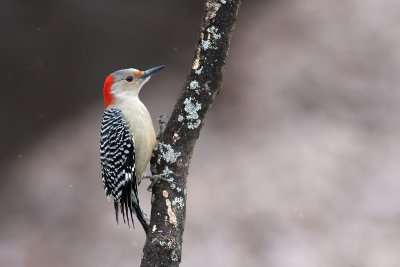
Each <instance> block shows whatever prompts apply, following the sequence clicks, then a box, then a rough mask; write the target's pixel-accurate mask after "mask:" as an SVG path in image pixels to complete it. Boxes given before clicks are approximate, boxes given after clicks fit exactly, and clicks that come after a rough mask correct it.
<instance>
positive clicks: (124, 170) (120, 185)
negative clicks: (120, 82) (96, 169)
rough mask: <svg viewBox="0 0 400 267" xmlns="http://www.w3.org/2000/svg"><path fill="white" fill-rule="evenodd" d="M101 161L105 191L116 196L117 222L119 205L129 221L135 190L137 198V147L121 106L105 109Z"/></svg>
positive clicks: (102, 126)
mask: <svg viewBox="0 0 400 267" xmlns="http://www.w3.org/2000/svg"><path fill="white" fill-rule="evenodd" d="M100 161H101V171H102V181H103V185H104V190H105V192H106V195H107V197H109V196H112V197H113V198H114V207H115V215H116V218H117V222H118V207H120V210H121V213H122V217H123V219H124V222H125V214H126V217H127V221H128V224H129V216H128V214H129V213H130V214H131V219H132V195H131V191H132V190H133V191H134V194H135V195H134V197H137V185H136V175H135V149H134V144H133V140H132V135H131V133H130V131H129V123H128V121H127V120H126V119H125V117H124V115H123V114H122V112H121V110H119V109H116V108H109V109H106V110H105V111H104V115H103V121H102V123H101V136H100ZM134 201H135V202H136V200H134ZM128 211H129V213H128ZM134 211H135V210H134ZM135 213H136V212H135ZM132 223H133V219H132Z"/></svg>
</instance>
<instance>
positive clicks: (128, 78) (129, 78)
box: [125, 76, 133, 82]
mask: <svg viewBox="0 0 400 267" xmlns="http://www.w3.org/2000/svg"><path fill="white" fill-rule="evenodd" d="M125 80H127V81H128V82H131V81H133V77H132V76H128V77H126V79H125Z"/></svg>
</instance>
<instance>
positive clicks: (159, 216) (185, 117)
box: [141, 0, 240, 266]
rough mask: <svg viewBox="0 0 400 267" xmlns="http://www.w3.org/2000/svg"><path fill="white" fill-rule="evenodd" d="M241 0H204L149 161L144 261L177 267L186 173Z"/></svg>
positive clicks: (215, 88)
mask: <svg viewBox="0 0 400 267" xmlns="http://www.w3.org/2000/svg"><path fill="white" fill-rule="evenodd" d="M239 5H240V0H206V1H205V4H204V15H203V20H202V23H201V25H200V37H199V41H198V44H197V47H196V50H195V53H194V58H193V64H192V66H191V69H190V73H189V76H188V78H187V80H186V82H185V84H184V88H183V91H182V93H181V95H180V97H179V99H178V101H177V103H176V105H175V108H174V110H173V112H172V115H171V116H170V119H169V121H168V123H167V125H166V128H165V131H164V133H163V135H162V136H161V137H160V142H159V144H158V145H157V146H156V147H155V149H154V153H153V157H152V160H151V170H152V173H153V175H155V174H162V175H163V176H165V177H167V178H168V179H169V180H170V182H169V183H168V182H164V181H160V182H158V183H157V184H156V185H155V186H154V187H153V191H152V192H153V193H152V209H151V220H150V231H149V233H148V235H147V239H146V243H145V246H144V248H143V258H142V263H141V266H179V263H180V262H181V255H182V235H183V231H184V226H185V217H186V198H187V191H186V177H187V174H188V170H189V164H190V159H191V157H192V153H193V149H194V146H195V144H196V141H197V139H198V137H199V134H200V130H201V128H202V126H203V121H204V118H205V116H206V114H207V112H208V110H209V108H210V106H211V104H212V103H213V101H214V98H215V96H216V95H217V94H218V92H219V89H220V85H221V81H222V74H223V67H224V65H225V61H226V57H227V53H228V48H229V43H230V38H231V33H232V30H233V26H234V24H235V21H236V16H237V12H238V9H239Z"/></svg>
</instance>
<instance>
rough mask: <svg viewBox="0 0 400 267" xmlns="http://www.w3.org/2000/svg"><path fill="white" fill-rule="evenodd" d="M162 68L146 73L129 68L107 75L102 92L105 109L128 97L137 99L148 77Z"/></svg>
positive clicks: (152, 69)
mask: <svg viewBox="0 0 400 267" xmlns="http://www.w3.org/2000/svg"><path fill="white" fill-rule="evenodd" d="M164 67H165V66H158V67H155V68H151V69H149V70H146V71H140V70H137V69H133V68H131V69H124V70H118V71H115V72H113V73H111V74H110V75H108V77H107V79H106V82H105V84H104V90H103V93H104V102H105V108H107V107H108V106H110V105H113V104H115V103H116V102H118V101H123V100H124V99H127V98H129V97H132V96H135V97H137V96H138V95H139V92H140V89H141V88H142V86H143V85H144V84H145V83H146V82H147V81H148V80H149V79H150V77H151V76H152V75H153V74H155V73H156V72H158V71H160V70H162V69H163V68H164Z"/></svg>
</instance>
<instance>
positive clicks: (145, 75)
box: [140, 65, 165, 79]
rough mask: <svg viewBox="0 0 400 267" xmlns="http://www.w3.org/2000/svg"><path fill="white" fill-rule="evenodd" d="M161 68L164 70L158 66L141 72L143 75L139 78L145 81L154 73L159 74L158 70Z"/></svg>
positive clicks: (161, 67)
mask: <svg viewBox="0 0 400 267" xmlns="http://www.w3.org/2000/svg"><path fill="white" fill-rule="evenodd" d="M163 68H165V66H164V65H162V66H158V67H155V68H151V69H149V70H146V71H143V75H142V76H140V78H142V79H145V78H147V77H150V76H152V75H153V74H155V73H156V72H159V71H160V70H162V69H163Z"/></svg>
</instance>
